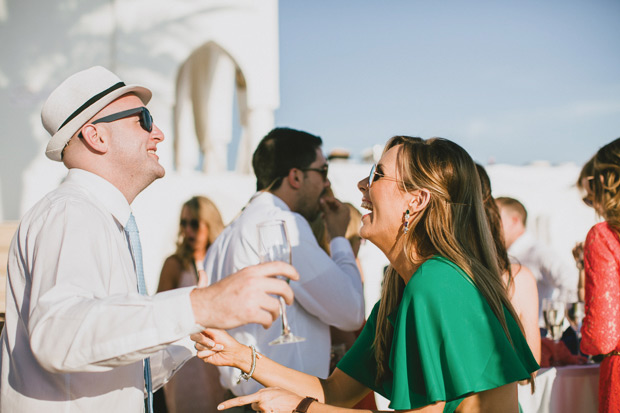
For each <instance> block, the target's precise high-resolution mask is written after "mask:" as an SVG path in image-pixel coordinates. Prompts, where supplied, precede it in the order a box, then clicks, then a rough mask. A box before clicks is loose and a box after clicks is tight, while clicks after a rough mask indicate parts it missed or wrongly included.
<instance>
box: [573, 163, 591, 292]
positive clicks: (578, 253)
mask: <svg viewBox="0 0 620 413" xmlns="http://www.w3.org/2000/svg"><path fill="white" fill-rule="evenodd" d="M593 173H594V157H592V158H590V160H588V162H586V163H585V164H584V165H583V168H581V172H580V173H579V178H577V182H576V185H577V188H578V189H579V190H580V191H582V192H583V193H584V197H583V198H582V201H583V203H584V204H585V205H586V206H588V207H590V208H592V207H593V205H592V191H591V190H590V181H591V180H592V179H593V178H594V177H593V176H592V174H593ZM573 258H574V259H575V265H576V266H577V270H578V271H579V282H578V283H577V296H578V299H579V301H584V300H585V296H586V287H585V277H586V273H585V270H584V265H583V242H578V243H577V244H575V247H574V248H573Z"/></svg>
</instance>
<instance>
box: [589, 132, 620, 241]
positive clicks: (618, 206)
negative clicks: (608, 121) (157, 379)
mask: <svg viewBox="0 0 620 413" xmlns="http://www.w3.org/2000/svg"><path fill="white" fill-rule="evenodd" d="M592 176H594V179H593V180H592V183H591V190H592V199H593V202H594V203H595V204H596V205H598V206H599V209H600V213H601V215H602V216H603V218H604V219H605V221H607V222H608V223H609V225H611V226H612V227H613V228H614V229H615V230H616V232H619V233H620V138H618V139H616V140H614V141H612V142H610V143H608V144H607V145H605V146H603V147H602V148H601V149H599V151H598V152H597V153H596V155H595V156H594V165H593V173H592Z"/></svg>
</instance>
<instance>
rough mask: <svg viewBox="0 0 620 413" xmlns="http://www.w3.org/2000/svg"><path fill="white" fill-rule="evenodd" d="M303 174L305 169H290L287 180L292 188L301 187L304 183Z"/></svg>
mask: <svg viewBox="0 0 620 413" xmlns="http://www.w3.org/2000/svg"><path fill="white" fill-rule="evenodd" d="M302 174H303V171H301V170H300V169H297V168H291V169H290V170H289V171H288V175H287V176H286V178H284V179H286V181H287V182H288V184H289V185H290V186H291V188H294V189H299V188H300V187H301V183H302Z"/></svg>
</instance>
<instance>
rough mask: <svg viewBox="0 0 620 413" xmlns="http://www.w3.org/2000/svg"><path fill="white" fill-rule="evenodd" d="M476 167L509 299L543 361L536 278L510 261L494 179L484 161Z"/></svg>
mask: <svg viewBox="0 0 620 413" xmlns="http://www.w3.org/2000/svg"><path fill="white" fill-rule="evenodd" d="M476 169H477V170H478V176H479V177H480V184H481V188H482V201H483V202H484V210H485V212H486V215H487V218H488V220H489V226H490V228H491V234H492V235H493V240H494V242H495V249H496V250H497V265H498V266H499V268H500V271H503V274H502V279H503V281H504V284H505V285H506V291H507V292H508V296H509V297H510V302H511V303H512V306H513V307H514V309H515V311H516V312H517V315H518V316H519V320H521V325H522V326H523V331H524V333H525V339H526V340H527V344H528V345H529V346H530V350H531V351H532V354H533V355H534V358H535V359H536V362H537V363H538V364H540V329H539V328H538V289H537V287H536V279H535V278H534V275H532V272H531V271H530V270H529V269H527V267H524V266H523V265H521V264H518V263H512V264H511V263H510V260H509V259H508V252H507V251H506V246H505V244H504V236H503V234H502V222H501V217H500V214H499V209H498V208H497V204H496V203H495V199H493V194H492V190H491V179H490V178H489V175H488V174H487V172H486V170H485V169H484V167H483V166H482V165H480V164H476Z"/></svg>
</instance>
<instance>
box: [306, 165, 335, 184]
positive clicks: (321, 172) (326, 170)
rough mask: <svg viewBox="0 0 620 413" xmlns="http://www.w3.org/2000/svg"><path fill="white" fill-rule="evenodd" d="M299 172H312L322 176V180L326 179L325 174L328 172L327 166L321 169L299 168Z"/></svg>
mask: <svg viewBox="0 0 620 413" xmlns="http://www.w3.org/2000/svg"><path fill="white" fill-rule="evenodd" d="M300 171H303V172H306V171H314V172H318V173H320V174H321V175H323V180H325V179H327V172H328V171H329V165H328V164H325V165H323V167H322V168H301V169H300Z"/></svg>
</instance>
